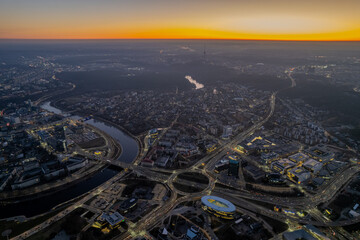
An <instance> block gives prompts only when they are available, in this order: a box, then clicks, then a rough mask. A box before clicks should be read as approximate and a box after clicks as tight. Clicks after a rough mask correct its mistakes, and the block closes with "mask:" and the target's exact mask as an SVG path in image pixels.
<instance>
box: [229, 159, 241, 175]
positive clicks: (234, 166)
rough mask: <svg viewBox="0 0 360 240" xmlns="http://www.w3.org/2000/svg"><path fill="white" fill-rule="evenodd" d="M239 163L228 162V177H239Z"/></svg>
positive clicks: (235, 161)
mask: <svg viewBox="0 0 360 240" xmlns="http://www.w3.org/2000/svg"><path fill="white" fill-rule="evenodd" d="M239 165H240V164H239V161H237V160H230V161H229V170H228V175H229V176H235V177H239Z"/></svg>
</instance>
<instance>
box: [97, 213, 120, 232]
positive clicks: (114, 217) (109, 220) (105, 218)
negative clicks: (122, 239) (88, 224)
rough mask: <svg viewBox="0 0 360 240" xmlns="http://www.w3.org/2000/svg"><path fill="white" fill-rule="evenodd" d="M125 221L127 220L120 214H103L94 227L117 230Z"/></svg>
mask: <svg viewBox="0 0 360 240" xmlns="http://www.w3.org/2000/svg"><path fill="white" fill-rule="evenodd" d="M124 221H125V218H124V217H123V216H122V215H121V214H120V213H118V212H114V213H112V214H108V213H105V212H103V213H102V214H101V215H100V216H99V217H98V218H97V220H96V221H95V222H94V224H93V225H92V227H94V228H100V229H106V228H107V229H110V230H112V229H115V228H117V227H119V225H120V224H121V223H122V222H124Z"/></svg>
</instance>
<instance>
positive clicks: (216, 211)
mask: <svg viewBox="0 0 360 240" xmlns="http://www.w3.org/2000/svg"><path fill="white" fill-rule="evenodd" d="M201 203H202V208H203V209H204V210H205V211H207V212H209V213H210V214H212V215H214V216H216V217H219V218H224V219H234V214H235V210H236V208H235V206H234V204H232V203H231V202H229V201H228V200H226V199H223V198H220V197H217V196H203V197H202V198H201Z"/></svg>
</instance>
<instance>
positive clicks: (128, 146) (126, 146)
mask: <svg viewBox="0 0 360 240" xmlns="http://www.w3.org/2000/svg"><path fill="white" fill-rule="evenodd" d="M58 101H60V100H57V101H55V102H49V103H44V105H45V104H47V105H48V108H49V109H47V110H51V111H53V112H55V113H57V114H62V113H71V115H72V116H73V117H74V116H75V117H76V116H77V117H79V118H82V117H85V116H88V115H89V113H85V112H81V111H71V112H67V111H66V110H64V112H63V110H62V109H61V106H58V104H57V102H58ZM50 108H51V109H50ZM86 123H87V124H89V125H92V126H93V127H95V128H97V129H100V130H101V131H103V132H106V133H107V134H109V135H110V136H111V137H112V138H113V139H115V140H117V141H118V142H119V144H120V146H121V149H122V152H121V155H120V157H119V159H118V160H119V161H122V162H126V163H133V162H135V160H136V159H137V158H138V157H139V156H140V153H141V152H142V150H143V144H142V142H141V140H140V139H139V138H138V137H137V136H135V135H133V134H132V133H131V132H129V131H128V130H127V129H126V128H124V127H122V126H120V125H118V124H116V123H114V122H111V121H109V120H107V119H105V118H103V117H101V116H99V115H97V114H94V117H93V119H90V120H88V121H86ZM99 123H100V124H99ZM114 129H116V131H118V132H121V133H122V134H116V133H115V132H114V131H112V130H114ZM104 130H106V131H104ZM124 138H126V140H127V141H124ZM131 141H134V143H135V144H136V147H135V146H133V144H132V143H131ZM125 150H126V152H127V151H129V152H132V154H131V155H130V154H127V153H124V152H125ZM135 151H136V153H135Z"/></svg>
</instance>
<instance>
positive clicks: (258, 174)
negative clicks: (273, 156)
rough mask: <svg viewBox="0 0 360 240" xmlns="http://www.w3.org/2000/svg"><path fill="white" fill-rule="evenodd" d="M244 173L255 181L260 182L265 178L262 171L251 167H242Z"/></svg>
mask: <svg viewBox="0 0 360 240" xmlns="http://www.w3.org/2000/svg"><path fill="white" fill-rule="evenodd" d="M244 172H245V173H246V174H248V175H249V176H250V177H252V178H253V179H254V180H255V181H260V180H262V179H263V178H264V177H265V173H264V171H262V170H261V169H260V168H258V167H255V166H253V165H248V166H246V167H244Z"/></svg>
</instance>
